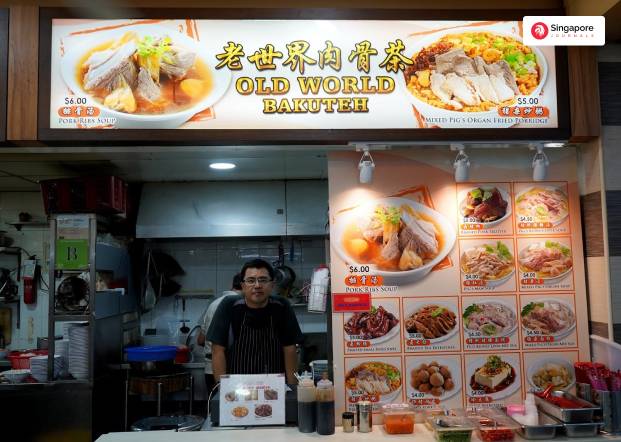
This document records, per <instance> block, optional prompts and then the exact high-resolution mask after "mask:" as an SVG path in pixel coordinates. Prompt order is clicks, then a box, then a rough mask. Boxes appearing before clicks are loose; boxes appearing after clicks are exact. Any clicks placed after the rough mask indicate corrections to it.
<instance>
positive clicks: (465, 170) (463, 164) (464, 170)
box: [451, 144, 470, 183]
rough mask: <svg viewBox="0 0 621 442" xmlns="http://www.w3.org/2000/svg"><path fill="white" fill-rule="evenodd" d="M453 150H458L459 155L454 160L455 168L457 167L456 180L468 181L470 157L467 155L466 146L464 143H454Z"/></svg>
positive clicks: (459, 181)
mask: <svg viewBox="0 0 621 442" xmlns="http://www.w3.org/2000/svg"><path fill="white" fill-rule="evenodd" d="M451 150H457V151H458V152H457V156H456V157H455V161H454V162H453V168H454V169H455V181H456V182H458V183H463V182H464V181H468V175H469V172H470V159H469V158H468V155H466V147H465V146H464V145H463V144H457V145H452V146H451Z"/></svg>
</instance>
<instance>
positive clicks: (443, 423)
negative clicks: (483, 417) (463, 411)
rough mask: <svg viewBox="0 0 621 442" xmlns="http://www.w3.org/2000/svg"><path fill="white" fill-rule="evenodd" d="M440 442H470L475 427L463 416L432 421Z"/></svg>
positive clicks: (443, 417)
mask: <svg viewBox="0 0 621 442" xmlns="http://www.w3.org/2000/svg"><path fill="white" fill-rule="evenodd" d="M430 423H431V428H432V429H433V433H434V435H435V438H436V440H437V441H438V442H470V439H471V438H472V431H473V430H474V425H472V422H470V420H469V419H468V418H466V417H463V416H439V417H434V418H432V419H430Z"/></svg>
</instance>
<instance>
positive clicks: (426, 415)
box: [423, 408, 446, 430]
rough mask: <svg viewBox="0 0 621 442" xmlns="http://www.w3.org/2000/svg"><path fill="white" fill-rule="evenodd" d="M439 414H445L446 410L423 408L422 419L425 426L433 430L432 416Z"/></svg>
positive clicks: (439, 415) (438, 415)
mask: <svg viewBox="0 0 621 442" xmlns="http://www.w3.org/2000/svg"><path fill="white" fill-rule="evenodd" d="M441 416H446V411H444V408H430V409H428V410H424V411H423V421H424V422H425V426H426V427H427V428H428V429H429V430H433V426H432V425H431V422H432V421H433V418H435V417H441Z"/></svg>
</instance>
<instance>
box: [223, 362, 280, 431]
mask: <svg viewBox="0 0 621 442" xmlns="http://www.w3.org/2000/svg"><path fill="white" fill-rule="evenodd" d="M284 424H285V377H284V375H282V374H263V375H227V376H222V378H221V379H220V425H221V426H244V427H245V426H249V425H284Z"/></svg>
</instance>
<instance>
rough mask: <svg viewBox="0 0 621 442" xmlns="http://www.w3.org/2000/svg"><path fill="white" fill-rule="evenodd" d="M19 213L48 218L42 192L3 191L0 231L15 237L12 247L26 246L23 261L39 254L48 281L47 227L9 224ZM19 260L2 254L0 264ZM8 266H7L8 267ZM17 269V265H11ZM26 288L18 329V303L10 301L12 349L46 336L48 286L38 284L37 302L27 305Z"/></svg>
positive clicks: (25, 346) (45, 279)
mask: <svg viewBox="0 0 621 442" xmlns="http://www.w3.org/2000/svg"><path fill="white" fill-rule="evenodd" d="M20 212H28V213H30V214H31V215H32V216H33V217H34V218H36V219H39V220H43V219H46V215H45V212H44V210H43V202H42V200H41V194H40V193H39V192H0V230H5V231H6V232H7V233H6V235H7V236H9V237H10V238H12V239H13V240H14V243H13V247H21V248H23V249H24V252H23V253H22V260H24V259H27V255H26V253H28V254H31V255H36V256H37V260H38V264H39V265H40V266H41V272H42V273H41V274H42V276H43V280H44V281H45V283H46V284H47V279H48V259H49V231H48V229H47V228H46V227H24V228H23V229H22V230H21V231H17V230H16V229H15V228H14V227H13V226H10V225H8V224H7V223H10V222H15V221H17V220H18V215H19V213H20ZM15 263H16V261H15V260H14V258H13V257H12V256H8V255H4V256H2V255H1V254H0V266H3V267H4V266H7V267H8V266H11V265H13V266H15ZM7 267H5V268H7ZM12 268H14V267H12ZM22 290H23V287H22V285H21V284H20V287H19V296H20V303H21V304H20V322H21V324H20V328H19V329H17V327H16V326H17V306H16V304H8V305H7V306H1V307H10V308H11V310H12V321H13V330H12V339H11V344H10V348H11V349H24V348H32V347H36V345H37V337H39V336H41V337H46V336H47V333H48V330H47V326H48V321H47V319H48V296H47V291H46V290H45V286H43V287H39V290H38V293H37V303H36V304H34V305H26V304H24V303H23V302H22Z"/></svg>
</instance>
